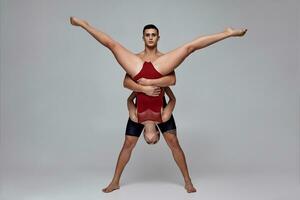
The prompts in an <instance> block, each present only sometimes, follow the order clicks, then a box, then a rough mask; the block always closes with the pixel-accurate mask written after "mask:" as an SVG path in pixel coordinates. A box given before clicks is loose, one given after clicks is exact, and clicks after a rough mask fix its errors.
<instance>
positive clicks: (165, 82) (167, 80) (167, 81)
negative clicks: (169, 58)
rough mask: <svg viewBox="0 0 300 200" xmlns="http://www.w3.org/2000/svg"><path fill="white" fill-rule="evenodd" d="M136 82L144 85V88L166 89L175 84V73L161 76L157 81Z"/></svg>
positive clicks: (140, 80)
mask: <svg viewBox="0 0 300 200" xmlns="http://www.w3.org/2000/svg"><path fill="white" fill-rule="evenodd" d="M137 82H138V83H139V84H141V85H146V86H158V87H168V86H171V85H175V84H176V75H175V71H173V72H171V73H170V74H168V75H166V76H163V77H161V78H157V79H147V78H140V79H139V80H138V81H137Z"/></svg>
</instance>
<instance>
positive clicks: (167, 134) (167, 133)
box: [158, 98, 196, 193]
mask: <svg viewBox="0 0 300 200" xmlns="http://www.w3.org/2000/svg"><path fill="white" fill-rule="evenodd" d="M163 100H164V106H165V105H166V100H165V98H164V99H163ZM158 127H159V129H160V131H161V132H162V134H163V136H164V138H165V140H166V142H167V144H168V146H169V147H170V150H171V152H172V155H173V158H174V160H175V162H176V164H177V166H178V167H179V169H180V171H181V173H182V176H183V179H184V182H185V189H186V191H187V192H188V193H190V192H196V189H195V188H194V186H193V184H192V181H191V178H190V175H189V171H188V167H187V164H186V160H185V155H184V152H183V150H182V149H181V147H180V145H179V142H178V139H177V135H176V123H175V120H174V116H173V115H171V118H170V119H169V120H168V121H166V122H164V123H160V124H158Z"/></svg>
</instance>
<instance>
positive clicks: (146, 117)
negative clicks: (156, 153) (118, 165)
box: [127, 87, 176, 144]
mask: <svg viewBox="0 0 300 200" xmlns="http://www.w3.org/2000/svg"><path fill="white" fill-rule="evenodd" d="M164 92H166V94H167V95H168V97H169V101H168V104H167V105H166V107H164V108H163V106H162V103H161V104H160V105H159V106H160V108H159V113H158V114H156V112H155V111H153V110H152V109H153V108H154V107H153V106H151V105H153V103H152V100H154V101H155V100H159V101H160V100H161V101H162V97H163V95H164V94H163V93H164ZM161 94H162V95H159V96H157V97H150V96H147V95H145V96H146V98H148V99H146V101H143V99H142V98H141V95H144V94H143V93H136V92H132V93H131V95H130V96H129V97H128V100H127V107H128V111H129V117H130V119H131V120H132V121H134V122H136V123H141V124H143V125H144V127H145V128H144V138H145V140H146V142H147V143H148V144H156V143H157V142H158V140H159V138H160V135H159V130H158V129H157V126H156V124H157V123H161V122H166V121H168V120H169V119H170V117H171V115H172V112H173V110H174V108H175V104H176V98H175V96H174V94H173V92H172V90H171V89H170V88H169V87H165V88H163V90H162V92H161ZM139 97H140V98H139ZM134 98H137V100H136V102H137V103H136V105H135V104H134V102H133V100H134ZM145 104H148V105H149V106H147V105H146V106H145ZM143 107H147V108H146V110H143ZM139 110H142V112H141V111H139Z"/></svg>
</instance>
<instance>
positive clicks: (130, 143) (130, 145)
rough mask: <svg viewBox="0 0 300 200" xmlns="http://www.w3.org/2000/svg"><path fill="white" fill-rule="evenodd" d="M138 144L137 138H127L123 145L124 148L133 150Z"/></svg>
mask: <svg viewBox="0 0 300 200" xmlns="http://www.w3.org/2000/svg"><path fill="white" fill-rule="evenodd" d="M135 145H136V140H129V139H126V140H125V142H124V145H123V149H124V150H132V149H133V148H134V147H135Z"/></svg>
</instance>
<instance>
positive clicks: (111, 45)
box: [70, 17, 247, 192]
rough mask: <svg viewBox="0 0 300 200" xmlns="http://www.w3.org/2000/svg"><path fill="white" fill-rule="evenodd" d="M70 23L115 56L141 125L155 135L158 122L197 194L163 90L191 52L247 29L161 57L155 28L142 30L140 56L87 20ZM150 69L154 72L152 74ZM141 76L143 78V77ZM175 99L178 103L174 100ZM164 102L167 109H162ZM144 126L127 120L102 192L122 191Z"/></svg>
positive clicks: (188, 184) (227, 32)
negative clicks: (122, 180)
mask: <svg viewBox="0 0 300 200" xmlns="http://www.w3.org/2000/svg"><path fill="white" fill-rule="evenodd" d="M70 22H71V24H72V25H74V26H79V27H81V28H83V29H85V30H86V31H87V32H88V33H89V34H91V35H92V36H93V37H94V38H95V39H96V40H97V41H99V42H100V43H101V44H102V45H104V46H105V47H107V48H108V49H109V50H110V51H111V52H112V53H113V55H114V57H115V58H116V60H117V62H118V63H119V64H120V66H121V67H122V68H123V69H124V70H125V71H126V73H127V74H126V76H125V79H124V86H125V87H127V88H129V89H131V90H134V91H135V92H137V93H136V98H137V120H138V122H142V123H143V124H144V125H145V131H147V130H149V131H150V132H153V130H154V129H153V128H155V127H156V125H155V124H156V123H159V124H158V126H159V128H160V130H161V132H162V133H163V136H164V138H165V140H166V142H167V144H168V146H169V147H170V149H171V151H172V154H173V157H174V160H175V161H176V163H177V165H178V167H179V168H180V170H181V172H182V175H183V177H184V181H185V189H186V190H187V192H196V189H195V188H194V186H193V184H192V181H191V178H190V176H189V173H188V168H187V164H186V160H185V156H184V153H183V151H182V149H181V147H180V145H179V142H178V139H177V137H176V126H175V122H174V119H173V115H172V114H171V113H172V110H173V109H174V106H175V104H174V105H171V106H170V107H171V110H170V111H167V110H166V108H167V107H165V106H166V103H165V99H164V98H163V91H162V90H168V89H166V88H165V89H164V87H167V86H170V85H174V84H175V81H174V79H175V73H174V70H175V69H176V68H177V67H178V66H179V65H180V64H181V63H182V62H183V61H184V59H185V58H186V57H188V56H189V55H190V54H191V53H193V52H194V51H196V50H199V49H202V48H205V47H207V46H209V45H211V44H214V43H216V42H218V41H221V40H224V39H226V38H229V37H239V36H243V35H244V34H245V33H246V31H247V29H232V28H226V29H225V30H224V31H223V32H220V33H216V34H212V35H207V36H201V37H198V38H196V39H194V40H192V41H190V42H188V43H186V44H183V45H181V46H180V47H178V48H176V49H174V50H172V51H170V52H168V53H166V54H162V53H160V52H159V51H158V50H157V41H158V39H159V31H158V29H157V28H156V27H155V26H154V25H148V26H145V27H144V30H143V39H144V42H145V50H144V51H143V52H141V53H139V54H134V53H132V52H130V51H129V50H128V49H126V48H125V47H123V46H122V45H121V44H120V43H118V42H117V41H116V40H114V39H112V38H111V37H110V36H109V35H107V34H106V33H104V32H102V31H100V30H97V29H96V28H94V27H92V26H91V25H90V24H89V23H88V22H87V21H84V20H81V19H78V18H75V17H71V18H70ZM150 68H151V70H150V72H149V69H150ZM148 73H149V74H150V75H149V74H148ZM141 74H142V75H143V76H140V75H141ZM160 88H162V89H160ZM169 91H170V90H169ZM173 96H174V95H173ZM145 97H146V98H149V97H151V98H154V99H156V100H155V101H153V102H156V103H154V104H152V103H151V104H150V103H146V104H144V102H147V101H150V100H151V98H150V99H148V100H147V99H146V100H145ZM132 98H134V96H133V95H130V97H129V98H128V102H130V101H132ZM172 98H173V99H174V102H175V97H172ZM162 99H163V101H162ZM152 100H153V99H152ZM170 100H171V98H170ZM162 103H163V107H164V109H161V108H162ZM131 105H132V104H131ZM153 105H155V106H153ZM172 107H173V108H172ZM164 111H167V112H170V113H168V114H166V116H167V117H166V118H165V120H163V118H164V116H165V115H164ZM130 112H131V111H130ZM167 112H165V113H167ZM168 118H169V119H168ZM133 119H134V117H133ZM164 121H165V122H164ZM160 122H162V123H160ZM143 124H141V123H136V122H134V121H133V120H131V119H130V118H129V119H128V123H127V127H126V138H125V142H124V145H123V148H122V150H121V152H120V155H119V159H118V162H117V166H116V169H115V174H114V177H113V180H112V181H111V183H110V184H109V185H108V186H107V187H106V188H104V189H103V192H111V191H113V190H116V189H119V187H120V186H119V181H120V177H121V174H122V171H123V169H124V167H125V166H126V164H127V162H128V161H129V159H130V156H131V152H132V150H133V148H134V146H135V144H136V142H137V140H138V137H139V136H140V134H141V131H142V130H143V127H144V125H143ZM160 125H161V126H160ZM146 127H149V128H147V130H146ZM170 127H172V128H170ZM150 142H152V141H150Z"/></svg>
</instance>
